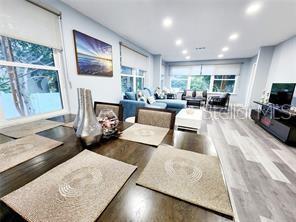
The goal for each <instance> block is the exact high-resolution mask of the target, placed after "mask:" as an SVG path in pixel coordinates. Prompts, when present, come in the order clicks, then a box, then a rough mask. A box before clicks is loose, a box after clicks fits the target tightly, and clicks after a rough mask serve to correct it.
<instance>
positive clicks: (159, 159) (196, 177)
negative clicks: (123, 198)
mask: <svg viewBox="0 0 296 222" xmlns="http://www.w3.org/2000/svg"><path fill="white" fill-rule="evenodd" d="M137 184H139V185H142V186H144V187H147V188H150V189H152V190H156V191H159V192H162V193H164V194H167V195H170V196H173V197H176V198H179V199H181V200H184V201H187V202H190V203H192V204H196V205H199V206H202V207H205V208H208V209H210V210H213V211H216V212H219V213H222V214H225V215H229V216H233V212H232V208H231V205H230V201H229V197H228V193H227V191H226V187H225V184H224V181H223V178H222V174H221V171H220V166H219V160H218V158H217V157H214V156H208V155H204V154H198V153H194V152H190V151H185V150H180V149H176V148H174V147H172V146H168V145H161V146H159V147H158V149H157V150H156V151H155V153H154V154H153V156H152V157H151V159H150V161H149V162H148V164H147V166H146V167H145V169H144V171H143V172H142V174H141V175H140V177H139V179H138V181H137Z"/></svg>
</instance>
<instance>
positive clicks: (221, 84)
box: [213, 80, 235, 93]
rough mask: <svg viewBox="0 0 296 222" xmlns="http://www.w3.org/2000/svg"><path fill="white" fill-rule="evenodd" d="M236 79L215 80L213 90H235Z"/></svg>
mask: <svg viewBox="0 0 296 222" xmlns="http://www.w3.org/2000/svg"><path fill="white" fill-rule="evenodd" d="M234 83H235V81H234V80H214V85H213V92H228V93H232V92H233V90H234Z"/></svg>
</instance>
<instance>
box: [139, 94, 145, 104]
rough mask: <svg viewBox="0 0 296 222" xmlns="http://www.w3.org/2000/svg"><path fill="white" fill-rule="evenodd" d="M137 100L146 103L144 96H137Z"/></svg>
mask: <svg viewBox="0 0 296 222" xmlns="http://www.w3.org/2000/svg"><path fill="white" fill-rule="evenodd" d="M138 101H141V102H145V103H147V99H146V98H145V97H144V96H141V97H138Z"/></svg>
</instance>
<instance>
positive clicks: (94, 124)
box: [76, 89, 103, 146]
mask: <svg viewBox="0 0 296 222" xmlns="http://www.w3.org/2000/svg"><path fill="white" fill-rule="evenodd" d="M83 91H84V92H83V97H84V99H83V106H82V109H83V112H82V118H81V121H79V124H78V128H77V131H76V136H77V137H80V140H81V143H82V145H84V146H90V145H93V144H96V143H98V142H100V139H101V137H102V135H103V131H102V126H101V124H100V123H99V122H98V120H97V119H96V115H95V111H94V109H93V102H92V96H91V91H90V90H89V89H83Z"/></svg>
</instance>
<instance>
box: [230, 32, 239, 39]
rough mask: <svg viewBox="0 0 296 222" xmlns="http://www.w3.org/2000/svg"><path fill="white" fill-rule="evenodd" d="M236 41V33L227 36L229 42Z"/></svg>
mask: <svg viewBox="0 0 296 222" xmlns="http://www.w3.org/2000/svg"><path fill="white" fill-rule="evenodd" d="M236 39H238V34H237V33H233V34H231V35H230V36H229V40H236Z"/></svg>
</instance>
